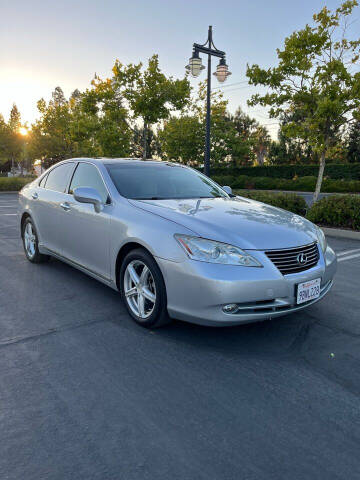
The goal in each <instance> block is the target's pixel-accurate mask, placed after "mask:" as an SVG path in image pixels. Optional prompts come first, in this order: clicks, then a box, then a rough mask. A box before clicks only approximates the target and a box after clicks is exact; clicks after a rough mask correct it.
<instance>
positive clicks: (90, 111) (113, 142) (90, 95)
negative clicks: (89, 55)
mask: <svg viewBox="0 0 360 480" xmlns="http://www.w3.org/2000/svg"><path fill="white" fill-rule="evenodd" d="M79 113H81V114H83V115H85V117H86V118H85V123H87V122H89V121H90V119H92V122H93V135H92V137H93V138H94V143H95V142H97V144H98V148H99V152H100V153H99V154H100V155H103V156H105V157H128V156H129V155H130V154H131V140H132V129H131V128H130V126H129V124H128V111H127V109H126V108H125V106H124V100H123V98H122V96H121V95H120V92H119V91H118V89H117V87H116V85H115V83H114V82H113V81H112V80H111V79H106V80H101V79H100V78H99V77H98V76H95V78H94V80H93V81H92V88H91V89H90V90H86V92H85V93H84V94H83V96H82V99H81V103H80V104H79Z"/></svg>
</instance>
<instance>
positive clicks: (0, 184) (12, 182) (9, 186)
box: [0, 177, 34, 192]
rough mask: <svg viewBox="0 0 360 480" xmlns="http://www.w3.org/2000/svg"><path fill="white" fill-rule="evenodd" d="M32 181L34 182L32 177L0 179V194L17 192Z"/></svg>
mask: <svg viewBox="0 0 360 480" xmlns="http://www.w3.org/2000/svg"><path fill="white" fill-rule="evenodd" d="M32 180H34V178H33V177H1V178H0V192H6V191H8V192H15V191H16V192H17V191H19V190H21V189H22V187H23V186H24V185H26V184H27V183H29V182H31V181H32Z"/></svg>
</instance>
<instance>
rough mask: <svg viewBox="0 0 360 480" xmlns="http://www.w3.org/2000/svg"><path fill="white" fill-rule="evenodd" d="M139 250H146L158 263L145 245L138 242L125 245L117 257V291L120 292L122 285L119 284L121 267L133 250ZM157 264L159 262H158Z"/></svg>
mask: <svg viewBox="0 0 360 480" xmlns="http://www.w3.org/2000/svg"><path fill="white" fill-rule="evenodd" d="M138 248H141V249H142V250H145V251H146V252H147V253H148V254H149V255H151V256H152V257H153V259H154V260H155V262H156V258H155V256H154V254H153V253H152V252H151V251H150V250H149V249H148V248H147V247H145V246H144V245H143V244H141V243H139V242H137V241H129V242H127V243H125V244H124V245H122V246H121V248H120V250H119V251H118V254H117V257H116V262H115V282H116V286H117V289H118V290H120V284H119V273H120V268H121V265H122V263H123V261H124V258H125V257H126V255H127V254H128V253H129V252H131V251H132V250H136V249H138ZM156 263H157V262H156Z"/></svg>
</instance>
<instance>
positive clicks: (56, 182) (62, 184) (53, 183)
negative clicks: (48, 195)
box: [45, 162, 74, 192]
mask: <svg viewBox="0 0 360 480" xmlns="http://www.w3.org/2000/svg"><path fill="white" fill-rule="evenodd" d="M73 166H74V164H73V163H72V162H70V163H64V165H60V166H58V167H55V168H54V169H53V170H51V172H49V174H48V176H47V181H46V184H45V188H46V189H47V190H54V191H55V192H65V189H66V186H67V183H68V181H69V176H70V173H71V171H72V169H73Z"/></svg>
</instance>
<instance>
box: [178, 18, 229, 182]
mask: <svg viewBox="0 0 360 480" xmlns="http://www.w3.org/2000/svg"><path fill="white" fill-rule="evenodd" d="M199 53H205V54H207V56H208V69H207V90H206V135H205V158H204V173H205V175H207V176H208V177H209V176H210V128H211V57H212V56H214V57H219V58H220V61H219V64H218V66H217V67H216V72H214V75H215V77H216V78H217V79H218V81H219V82H221V83H223V82H225V80H226V79H227V77H228V76H229V75H231V72H229V68H228V66H227V65H226V60H225V52H223V51H221V50H218V49H217V48H216V47H215V45H214V42H213V39H212V26H210V27H209V30H208V39H207V41H206V42H205V43H204V44H203V45H200V44H198V43H194V45H193V54H192V57H191V58H190V59H189V64H188V65H186V67H185V68H186V70H187V71H188V72H189V73H190V75H191V76H192V77H198V76H199V75H200V73H201V70H203V69H204V68H205V67H204V66H203V65H202V61H201V58H200V56H199Z"/></svg>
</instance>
